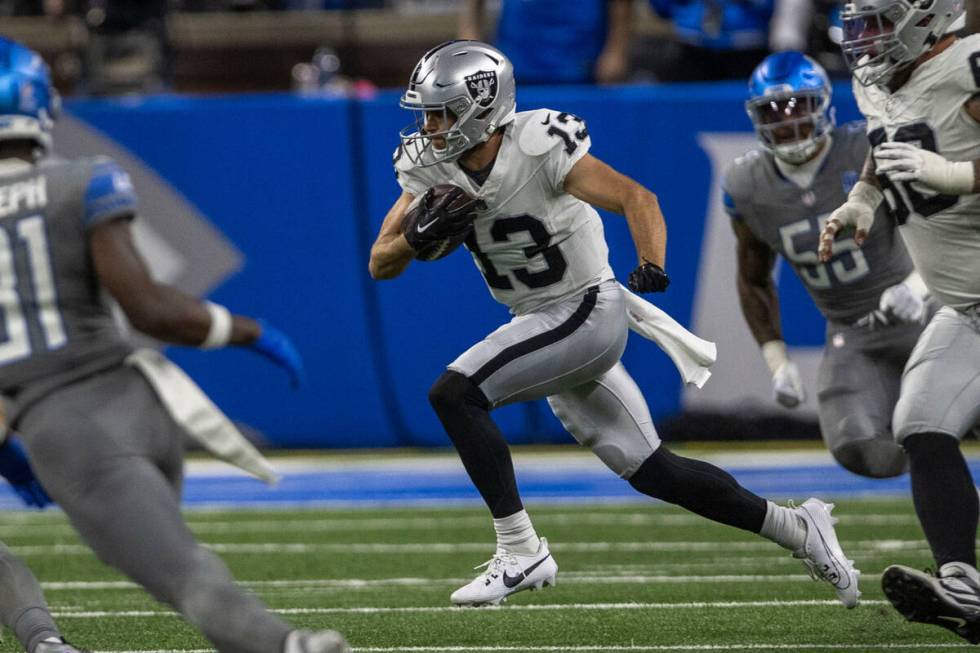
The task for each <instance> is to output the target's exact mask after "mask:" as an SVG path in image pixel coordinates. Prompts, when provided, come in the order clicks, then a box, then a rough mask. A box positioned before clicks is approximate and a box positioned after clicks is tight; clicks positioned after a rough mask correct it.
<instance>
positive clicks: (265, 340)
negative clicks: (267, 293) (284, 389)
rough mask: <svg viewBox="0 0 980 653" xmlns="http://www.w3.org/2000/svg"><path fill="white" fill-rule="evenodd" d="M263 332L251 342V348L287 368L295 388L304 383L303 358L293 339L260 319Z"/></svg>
mask: <svg viewBox="0 0 980 653" xmlns="http://www.w3.org/2000/svg"><path fill="white" fill-rule="evenodd" d="M258 323H259V326H260V327H261V328H262V332H261V333H260V334H259V337H258V339H257V340H256V341H255V342H253V343H252V344H250V345H249V346H248V347H249V349H251V350H253V351H255V352H257V353H259V354H262V355H263V356H265V357H266V358H268V359H269V360H270V361H272V362H273V363H275V364H276V365H278V366H279V367H281V368H283V369H284V370H286V373H287V374H289V379H290V381H291V382H292V385H293V387H294V388H298V387H299V386H300V385H301V384H302V383H303V377H304V373H303V358H302V357H301V356H300V355H299V352H298V351H297V350H296V346H295V345H294V344H293V341H292V340H290V339H289V336H287V335H286V334H285V333H283V332H282V331H280V330H279V329H277V328H275V327H273V326H270V325H268V324H266V322H265V320H258Z"/></svg>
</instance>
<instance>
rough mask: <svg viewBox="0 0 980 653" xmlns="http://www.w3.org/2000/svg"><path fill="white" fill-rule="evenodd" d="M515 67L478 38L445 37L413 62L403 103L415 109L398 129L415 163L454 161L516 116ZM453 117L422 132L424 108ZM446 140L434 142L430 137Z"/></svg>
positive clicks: (425, 111) (403, 146) (407, 152)
mask: <svg viewBox="0 0 980 653" xmlns="http://www.w3.org/2000/svg"><path fill="white" fill-rule="evenodd" d="M515 96H516V86H515V84H514V67H513V66H512V65H511V63H510V60H509V59H507V57H505V56H504V54H503V53H502V52H501V51H500V50H498V49H497V48H495V47H493V46H490V45H487V44H486V43H481V42H479V41H447V42H446V43H443V44H441V45H437V46H436V47H434V48H432V49H431V50H429V51H428V52H426V53H425V56H424V57H422V59H421V60H420V61H419V62H418V64H416V66H415V69H414V70H413V71H412V78H411V80H410V81H409V83H408V89H407V90H406V91H405V93H404V94H403V95H402V97H401V102H400V104H401V107H402V108H403V109H408V110H410V111H412V112H414V113H415V120H414V121H413V122H412V123H411V124H409V125H408V126H407V127H405V128H404V129H402V131H401V132H400V134H399V136H400V137H401V143H402V145H401V147H402V151H403V152H404V153H405V155H406V156H407V157H408V158H409V160H410V161H411V162H412V163H414V164H415V165H419V166H428V165H432V164H434V163H440V162H443V161H453V160H455V159H457V158H459V157H460V156H462V154H463V153H464V152H466V151H467V150H468V149H470V148H471V147H473V146H475V145H478V144H480V143H482V142H484V141H486V140H487V139H488V138H490V136H491V135H492V134H493V133H494V132H495V131H497V129H498V128H500V127H501V126H502V125H506V124H507V123H509V122H511V121H512V120H513V119H514V110H515V107H516V101H515ZM427 112H441V113H442V114H443V117H445V118H448V117H449V116H452V118H455V122H454V123H453V125H452V126H451V127H450V128H448V129H446V130H445V131H441V132H438V133H432V134H427V133H425V129H424V125H425V114H426V113H427ZM435 138H439V139H440V140H443V139H444V141H445V146H443V147H437V146H436V143H435V141H434V140H433V139H435Z"/></svg>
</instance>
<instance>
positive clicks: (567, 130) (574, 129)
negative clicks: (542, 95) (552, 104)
mask: <svg viewBox="0 0 980 653" xmlns="http://www.w3.org/2000/svg"><path fill="white" fill-rule="evenodd" d="M544 124H546V125H548V136H557V137H558V138H560V139H561V140H562V142H564V143H565V152H566V153H567V154H572V153H573V152H575V150H577V149H578V143H576V141H584V140H585V139H586V138H588V137H589V128H588V127H586V126H585V121H584V120H582V119H581V118H579V117H578V116H576V115H573V114H571V113H564V112H562V113H559V114H558V117H556V118H555V122H552V121H551V114H550V113H549V114H548V119H547V120H545V123H544Z"/></svg>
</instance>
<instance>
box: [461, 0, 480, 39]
mask: <svg viewBox="0 0 980 653" xmlns="http://www.w3.org/2000/svg"><path fill="white" fill-rule="evenodd" d="M483 4H484V2H483V0H466V4H464V5H463V8H462V9H461V10H460V12H459V28H458V31H459V38H461V39H465V40H472V41H479V40H480V38H481V37H482V35H483Z"/></svg>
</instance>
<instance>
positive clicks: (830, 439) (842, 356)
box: [817, 323, 923, 478]
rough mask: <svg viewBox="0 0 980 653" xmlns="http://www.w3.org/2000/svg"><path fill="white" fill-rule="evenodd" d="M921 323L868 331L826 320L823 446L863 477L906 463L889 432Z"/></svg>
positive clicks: (820, 394) (892, 472) (897, 470)
mask: <svg viewBox="0 0 980 653" xmlns="http://www.w3.org/2000/svg"><path fill="white" fill-rule="evenodd" d="M922 329H923V326H922V325H919V324H900V325H895V326H890V327H881V328H878V329H875V330H874V331H871V330H870V329H868V328H866V327H848V326H841V325H839V324H833V323H828V324H827V345H826V348H825V349H824V355H823V360H822V361H821V363H820V375H819V380H818V390H817V400H818V403H819V416H820V432H821V434H822V435H823V439H824V442H825V443H826V445H827V449H828V450H829V451H830V452H831V454H833V456H834V458H836V459H837V461H838V462H839V463H840V464H841V465H842V466H843V467H844V468H846V469H848V470H850V471H852V472H854V473H856V474H861V475H863V476H870V477H874V478H882V477H889V476H897V475H898V474H901V473H903V472H904V471H905V470H906V468H907V466H908V465H907V460H906V457H905V452H904V450H903V449H902V447H901V446H900V445H899V444H897V443H896V442H895V438H894V435H893V434H892V427H891V424H892V413H893V411H894V410H895V404H896V402H897V401H898V396H899V391H900V389H901V379H902V370H903V369H904V368H905V363H906V362H907V361H908V358H909V355H910V354H911V353H912V349H913V347H914V346H915V342H916V340H917V339H918V337H919V334H921V333H922Z"/></svg>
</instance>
